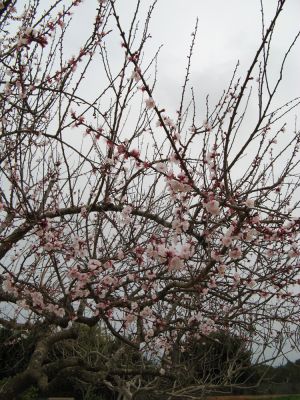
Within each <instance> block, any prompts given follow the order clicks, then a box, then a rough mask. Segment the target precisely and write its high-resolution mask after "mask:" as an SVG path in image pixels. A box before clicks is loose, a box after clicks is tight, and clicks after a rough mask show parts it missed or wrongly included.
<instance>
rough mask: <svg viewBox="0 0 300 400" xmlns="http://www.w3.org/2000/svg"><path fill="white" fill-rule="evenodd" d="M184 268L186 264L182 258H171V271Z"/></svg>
mask: <svg viewBox="0 0 300 400" xmlns="http://www.w3.org/2000/svg"><path fill="white" fill-rule="evenodd" d="M183 266H184V262H183V260H182V259H181V258H179V257H178V256H175V257H173V258H171V260H170V262H169V269H170V270H171V271H173V270H174V271H178V270H180V269H181V268H183Z"/></svg>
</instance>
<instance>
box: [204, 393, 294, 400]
mask: <svg viewBox="0 0 300 400" xmlns="http://www.w3.org/2000/svg"><path fill="white" fill-rule="evenodd" d="M269 399H270V400H272V399H274V400H300V394H278V395H269V394H266V395H261V396H255V395H254V396H246V395H245V396H216V397H209V400H269Z"/></svg>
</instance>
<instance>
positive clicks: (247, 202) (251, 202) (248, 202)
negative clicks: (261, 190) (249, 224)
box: [245, 199, 255, 208]
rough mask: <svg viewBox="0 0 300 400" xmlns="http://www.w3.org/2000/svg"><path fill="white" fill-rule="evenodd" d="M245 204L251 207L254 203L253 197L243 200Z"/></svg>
mask: <svg viewBox="0 0 300 400" xmlns="http://www.w3.org/2000/svg"><path fill="white" fill-rule="evenodd" d="M245 205H246V206H247V207H249V208H253V207H254V205H255V201H254V199H247V200H246V201H245Z"/></svg>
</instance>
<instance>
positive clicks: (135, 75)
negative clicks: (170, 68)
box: [0, 0, 300, 399]
mask: <svg viewBox="0 0 300 400" xmlns="http://www.w3.org/2000/svg"><path fill="white" fill-rule="evenodd" d="M19 3H20V4H19ZM21 3H22V4H21ZM40 3H43V4H40ZM66 3H67V2H64V1H60V0H58V1H56V2H55V3H53V2H50V3H49V7H48V9H47V10H46V11H45V10H44V8H43V7H45V4H46V2H39V1H35V0H28V1H24V2H18V1H15V0H6V1H3V2H1V3H0V24H1V50H0V56H1V57H0V58H1V67H0V68H1V70H0V81H1V108H0V113H1V133H0V134H1V144H0V146H1V155H0V157H1V169H0V177H1V178H0V179H1V189H0V218H1V220H0V235H1V236H0V240H1V244H0V258H1V264H0V269H1V277H0V301H1V309H0V323H1V325H2V326H3V327H7V328H13V329H15V330H21V331H24V332H26V331H28V330H33V329H39V327H43V332H44V334H43V335H42V336H41V337H40V338H39V339H38V340H37V342H36V346H35V350H34V352H33V354H32V356H31V359H30V362H29V364H28V366H27V368H26V369H25V370H24V371H23V372H21V373H19V374H17V375H16V376H15V377H12V378H11V379H10V380H8V381H7V382H6V384H5V385H3V386H2V387H1V392H0V398H1V399H2V398H3V399H4V398H5V399H7V398H14V397H15V396H17V395H18V394H19V393H21V392H22V391H23V390H25V389H26V388H27V387H28V386H29V385H30V384H35V385H37V386H38V388H39V390H40V391H41V392H42V393H47V392H49V390H50V388H51V387H53V386H54V385H55V382H56V379H57V376H59V375H63V374H73V373H75V372H76V373H77V374H78V373H80V376H81V379H83V380H86V381H87V382H89V380H91V381H93V382H94V381H95V379H96V381H97V379H98V380H101V382H102V383H103V382H106V385H107V387H109V388H111V389H112V390H114V391H116V392H118V393H119V395H120V398H121V396H123V397H122V398H124V399H130V398H132V396H133V393H135V392H137V391H138V390H140V387H141V385H142V382H143V379H144V377H145V376H151V377H152V378H151V379H152V381H151V382H152V383H151V385H152V386H151V385H150V384H149V385H150V386H151V388H152V389H153V390H159V386H157V385H155V382H157V379H158V377H169V378H170V379H171V378H172V376H173V372H174V371H172V354H173V351H174V349H175V348H176V349H183V350H184V346H185V343H187V341H189V340H195V339H196V340H199V341H201V340H214V339H213V337H214V336H213V334H214V333H217V332H220V331H221V332H224V331H225V332H228V333H229V334H232V335H236V336H238V337H241V338H242V339H243V341H244V343H246V344H247V346H249V348H250V347H253V348H254V349H256V353H257V358H256V360H253V362H255V361H258V362H262V361H263V360H265V358H266V357H267V356H266V353H265V351H264V350H265V349H267V348H271V349H272V350H273V352H274V354H273V355H274V357H275V355H277V354H279V352H282V351H284V349H285V348H286V347H285V345H284V343H285V341H287V340H288V341H290V342H291V343H294V344H295V340H296V339H295V338H296V334H297V329H298V326H299V289H298V285H299V261H298V260H299V254H300V250H299V226H300V219H299V213H298V214H297V210H299V192H298V201H297V186H298V185H299V161H300V160H299V153H298V150H299V141H300V133H299V131H297V128H295V127H291V126H289V125H288V124H286V123H285V120H284V117H285V116H286V114H287V113H288V112H289V111H291V110H292V109H294V108H295V107H296V106H298V104H299V99H293V100H291V101H290V102H288V103H287V104H283V105H281V106H279V107H275V106H273V104H274V99H275V98H276V94H277V91H278V90H279V88H280V83H281V80H282V77H283V71H284V66H285V62H286V59H287V56H288V55H289V53H290V51H291V50H292V48H293V46H294V44H295V42H296V40H297V38H298V35H297V36H296V37H295V40H294V41H293V42H292V43H291V44H290V45H288V46H289V47H288V48H287V52H286V54H285V55H284V57H283V59H282V64H281V69H280V72H279V75H278V78H277V80H276V81H275V83H273V84H271V83H270V82H269V80H268V76H269V75H268V74H269V66H268V63H269V56H270V48H271V47H270V43H271V40H272V35H273V32H274V28H275V25H276V22H277V20H278V19H279V18H280V14H281V12H284V9H285V7H288V4H286V3H288V1H286V0H278V3H277V7H276V8H275V9H274V15H273V18H272V20H271V22H270V24H269V26H266V24H265V23H263V35H262V41H261V43H260V44H259V47H258V50H257V53H256V54H255V55H254V58H253V62H252V64H251V65H250V67H249V69H248V71H247V72H246V74H245V75H244V76H242V77H241V78H238V77H237V76H238V69H237V70H236V71H235V73H234V75H233V77H232V80H231V82H230V83H229V85H228V88H227V89H225V91H224V93H223V95H222V96H221V98H220V99H219V101H218V103H217V104H216V105H215V106H214V107H212V108H210V106H209V104H207V110H206V113H205V116H203V115H202V116H201V115H200V116H199V115H197V113H196V112H195V105H196V103H197V99H196V98H195V97H194V96H193V94H192V96H191V98H190V99H188V98H187V97H188V96H187V87H188V80H189V74H190V64H191V58H192V54H193V48H194V42H195V40H196V35H195V34H194V35H193V37H192V43H191V47H190V53H189V56H188V66H187V72H186V77H185V80H184V83H183V88H182V96H181V100H180V102H179V105H178V108H177V110H171V109H170V110H169V109H164V108H163V107H164V105H162V104H160V101H159V98H157V97H156V90H155V87H156V85H157V84H159V83H157V82H156V62H157V55H154V56H153V58H152V59H151V60H150V61H148V62H147V63H146V61H145V60H146V58H145V57H144V52H145V49H146V45H147V43H148V41H149V40H150V39H151V37H150V35H149V32H148V29H149V23H150V20H151V16H152V12H153V8H154V5H155V4H153V5H151V6H150V8H149V10H148V13H147V15H146V17H145V20H144V24H143V27H141V26H140V25H139V24H138V18H139V17H138V16H139V12H140V6H141V4H140V3H141V2H140V1H137V2H136V3H137V4H136V9H135V12H134V14H133V17H132V21H131V24H130V26H129V27H128V29H125V28H123V26H122V15H119V12H118V5H119V4H118V1H113V0H107V1H105V0H102V1H100V2H98V3H97V4H94V5H93V6H94V7H95V14H94V20H93V21H90V34H89V35H88V37H87V38H85V40H84V41H82V43H80V44H79V45H78V49H77V53H76V54H75V55H73V56H68V47H67V46H68V45H67V44H68V40H70V38H69V36H68V35H69V32H72V29H73V28H72V14H73V13H78V12H79V13H80V12H81V11H80V10H82V9H84V8H85V7H86V4H81V3H82V1H80V0H73V1H70V2H69V3H68V5H66ZM262 16H263V17H264V13H263V9H262ZM263 21H264V18H263ZM196 30H197V26H196ZM196 30H195V31H196ZM195 33H196V32H195ZM120 40H121V43H120ZM115 44H117V46H116V45H115ZM80 46H81V47H80ZM110 46H111V47H110ZM110 48H112V49H113V50H110ZM116 48H118V50H116ZM110 51H112V53H113V54H112V55H111V53H110ZM116 52H117V54H115V53H116ZM91 74H97V76H100V79H99V86H98V87H96V85H95V84H92V85H90V84H89V83H88V82H89V77H90V76H91ZM93 79H94V78H93ZM255 92H256V94H257V96H258V105H257V115H256V117H255V119H252V120H251V121H248V120H247V106H248V103H249V98H250V96H251V95H254V93H255ZM203 120H204V121H203ZM246 120H247V121H246ZM80 324H85V325H87V326H94V325H97V324H98V325H100V326H101V327H102V328H103V329H106V331H108V332H110V334H111V335H113V336H115V337H116V338H117V339H118V340H121V341H122V343H124V348H126V346H130V347H132V348H134V349H136V350H137V351H139V352H141V353H143V354H144V355H145V356H146V357H153V358H154V359H155V360H159V361H157V362H156V365H158V366H159V367H158V368H157V370H156V369H155V368H153V367H152V369H151V371H149V368H148V366H146V365H144V366H143V365H141V366H139V368H138V369H134V368H133V369H131V370H130V371H129V370H128V368H127V369H126V368H125V369H124V371H123V372H122V371H121V372H120V371H119V372H118V373H116V374H115V375H113V374H112V372H111V368H112V367H111V363H109V362H106V363H105V362H102V363H101V366H100V365H99V366H98V369H97V368H96V367H95V366H93V368H90V367H89V365H88V364H87V363H84V362H83V360H81V359H78V358H77V359H74V358H65V359H63V360H60V363H58V362H57V363H52V364H50V363H49V362H47V355H48V352H49V351H50V349H51V346H53V345H54V344H55V343H57V342H60V341H62V340H67V339H70V338H76V335H77V331H78V326H79V325H80ZM45 327H46V329H45ZM45 332H46V333H45ZM268 354H269V355H270V354H271V353H270V352H269V353H268ZM115 356H116V357H117V355H115ZM270 357H271V356H270ZM173 361H174V360H173ZM234 365H235V364H234V362H232V369H231V371H232V374H234V369H235V367H234ZM74 371H75V372H74ZM78 371H79V372H78ZM122 374H123V375H122ZM147 374H148V375H147ZM109 377H110V378H109ZM223 378H224V379H223V381H222V384H223V386H229V387H230V386H231V385H232V381H231V375H230V372H229V370H228V371H226V374H224V377H223ZM174 379H175V378H174ZM138 381H139V382H140V385H138V384H137V382H138ZM210 384H212V382H210V381H209V380H208V381H207V380H206V381H201V379H198V381H197V382H194V384H193V385H190V386H189V387H188V388H184V387H182V386H181V383H180V381H178V380H176V379H175V380H173V381H172V387H171V388H168V393H169V396H179V394H180V395H181V396H185V395H189V396H192V395H196V393H198V392H199V390H200V389H203V388H204V387H205V388H209V387H210ZM169 398H173V397H169Z"/></svg>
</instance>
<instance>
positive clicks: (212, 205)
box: [203, 200, 221, 215]
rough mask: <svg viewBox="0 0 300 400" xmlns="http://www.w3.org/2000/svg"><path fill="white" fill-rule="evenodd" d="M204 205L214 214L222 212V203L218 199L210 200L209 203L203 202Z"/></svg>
mask: <svg viewBox="0 0 300 400" xmlns="http://www.w3.org/2000/svg"><path fill="white" fill-rule="evenodd" d="M203 205H204V208H205V209H206V211H207V212H209V213H210V214H212V215H219V214H220V212H221V210H220V203H219V202H218V201H217V200H210V201H209V202H207V203H203Z"/></svg>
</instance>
